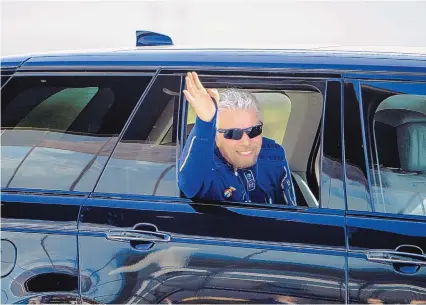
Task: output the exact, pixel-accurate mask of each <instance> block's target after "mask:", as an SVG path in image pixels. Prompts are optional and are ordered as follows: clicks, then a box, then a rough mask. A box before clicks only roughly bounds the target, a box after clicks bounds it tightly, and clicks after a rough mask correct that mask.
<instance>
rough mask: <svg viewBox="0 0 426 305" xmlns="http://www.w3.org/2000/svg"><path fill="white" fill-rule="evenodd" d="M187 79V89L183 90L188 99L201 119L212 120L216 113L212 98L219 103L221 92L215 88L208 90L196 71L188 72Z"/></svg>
mask: <svg viewBox="0 0 426 305" xmlns="http://www.w3.org/2000/svg"><path fill="white" fill-rule="evenodd" d="M185 79H186V88H187V90H183V93H184V94H185V97H186V99H187V101H188V102H189V103H190V104H191V106H192V107H193V108H194V111H195V113H196V114H197V116H198V117H199V118H200V119H201V120H203V121H205V122H211V120H212V119H213V117H214V115H215V113H216V107H215V105H214V101H213V100H212V98H214V99H215V100H216V103H218V102H219V93H218V92H217V90H215V89H207V90H206V89H205V88H204V86H203V84H201V82H200V80H199V78H198V75H197V73H195V72H188V73H187V75H186V77H185Z"/></svg>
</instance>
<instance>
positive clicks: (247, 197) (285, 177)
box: [178, 116, 296, 205]
mask: <svg viewBox="0 0 426 305" xmlns="http://www.w3.org/2000/svg"><path fill="white" fill-rule="evenodd" d="M215 136H216V116H215V117H214V119H213V120H212V121H211V122H205V121H203V120H201V119H199V118H198V117H197V118H196V122H195V126H194V128H193V129H192V131H191V133H190V135H189V137H188V140H187V142H186V145H185V147H184V150H183V153H182V155H181V158H180V160H179V169H178V170H179V174H178V185H179V188H180V190H181V191H182V192H183V193H184V194H185V196H186V197H188V198H191V199H192V198H200V199H206V200H219V201H238V202H256V203H274V204H289V205H295V204H296V198H295V194H294V189H293V182H292V180H291V174H290V168H289V166H288V164H287V159H286V156H285V152H284V149H283V148H282V147H281V145H278V144H276V143H275V141H273V140H271V139H268V138H265V137H263V141H262V148H261V150H260V153H259V157H258V160H257V163H256V164H255V165H253V166H252V167H250V168H247V169H238V170H237V171H235V170H234V167H233V166H232V165H231V164H229V163H228V162H227V161H226V160H225V159H224V158H223V157H222V155H221V153H220V152H219V149H218V148H217V147H216V142H215ZM259 198H260V201H261V202H259ZM255 199H256V200H255Z"/></svg>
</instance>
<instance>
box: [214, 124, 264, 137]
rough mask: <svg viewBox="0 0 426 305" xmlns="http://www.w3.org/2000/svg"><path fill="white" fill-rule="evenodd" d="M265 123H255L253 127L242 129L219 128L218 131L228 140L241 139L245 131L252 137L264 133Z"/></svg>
mask: <svg viewBox="0 0 426 305" xmlns="http://www.w3.org/2000/svg"><path fill="white" fill-rule="evenodd" d="M262 126H263V123H260V124H259V125H255V126H252V127H248V128H244V129H240V128H230V129H218V130H217V132H219V133H223V137H224V138H225V139H228V140H241V138H242V137H243V132H245V133H246V134H247V136H248V137H249V138H250V139H253V138H255V137H257V136H258V135H261V134H262Z"/></svg>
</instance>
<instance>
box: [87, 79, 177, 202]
mask: <svg viewBox="0 0 426 305" xmlns="http://www.w3.org/2000/svg"><path fill="white" fill-rule="evenodd" d="M180 92H181V77H180V76H168V75H159V76H158V77H157V79H155V81H154V83H153V85H152V87H151V88H150V89H149V91H148V93H147V95H146V96H145V98H144V100H143V101H142V104H141V105H140V107H139V109H138V110H137V111H136V113H135V116H134V117H133V119H132V121H131V123H130V124H129V126H128V128H127V130H126V131H125V133H124V135H123V138H122V139H121V140H120V142H119V143H118V145H117V147H116V149H115V150H114V152H113V154H112V156H111V158H110V160H109V162H108V164H107V166H106V167H105V170H104V172H103V174H102V176H101V178H100V180H99V183H98V185H97V187H96V190H95V192H98V193H116V194H132V195H151V196H172V197H178V196H179V191H178V189H177V184H176V149H177V148H176V135H177V114H178V110H179V97H180Z"/></svg>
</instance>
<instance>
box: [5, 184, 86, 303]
mask: <svg viewBox="0 0 426 305" xmlns="http://www.w3.org/2000/svg"><path fill="white" fill-rule="evenodd" d="M62 195H63V194H62ZM62 195H59V194H58V195H53V194H51V195H46V196H43V195H37V194H34V193H27V194H22V193H21V194H20V193H7V192H4V191H3V192H2V198H1V205H2V206H1V214H2V215H1V256H2V264H1V284H2V285H1V286H2V294H1V303H2V304H5V303H15V302H18V301H19V302H21V303H24V304H25V303H27V302H28V303H30V302H33V303H34V302H35V303H37V302H42V300H43V302H46V303H47V302H49V301H50V300H51V299H52V298H53V300H51V301H53V302H54V303H60V302H63V301H66V302H71V301H72V302H76V301H77V300H78V296H79V294H78V255H77V218H78V212H79V209H80V205H81V204H82V203H83V200H84V196H72V195H71V196H65V197H64V196H62ZM81 280H82V283H83V285H84V283H87V281H86V280H85V279H84V278H81Z"/></svg>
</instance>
